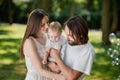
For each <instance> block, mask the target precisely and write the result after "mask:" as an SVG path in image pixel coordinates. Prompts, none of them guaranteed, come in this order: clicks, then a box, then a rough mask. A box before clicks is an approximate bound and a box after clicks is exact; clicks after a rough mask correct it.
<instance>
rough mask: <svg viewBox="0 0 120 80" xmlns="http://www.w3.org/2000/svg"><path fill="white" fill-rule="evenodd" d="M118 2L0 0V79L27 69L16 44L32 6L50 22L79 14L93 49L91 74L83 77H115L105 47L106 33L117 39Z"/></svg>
mask: <svg viewBox="0 0 120 80" xmlns="http://www.w3.org/2000/svg"><path fill="white" fill-rule="evenodd" d="M119 4H120V0H0V80H24V78H25V74H26V72H27V70H26V66H25V62H24V60H23V61H21V60H20V44H21V40H22V37H23V34H24V31H25V28H26V22H27V18H28V15H29V13H30V12H31V11H32V10H33V9H36V8H41V9H44V10H45V11H46V12H47V13H48V14H49V17H50V22H51V21H55V20H57V21H59V22H60V23H61V24H63V23H64V22H65V21H66V20H67V19H68V18H69V17H72V16H75V15H79V16H81V17H83V18H84V19H85V20H86V22H87V24H88V26H89V40H90V42H91V43H92V45H93V47H94V49H95V52H96V57H95V61H94V64H93V68H92V72H91V75H90V76H87V77H85V79H84V80H117V79H118V76H119V75H120V65H118V66H112V64H111V62H112V59H111V58H110V57H109V55H108V54H107V50H108V48H109V47H111V43H110V40H109V34H110V33H115V34H116V35H117V37H118V38H120V25H119V22H120V14H119V13H120V6H119ZM63 32H64V30H63Z"/></svg>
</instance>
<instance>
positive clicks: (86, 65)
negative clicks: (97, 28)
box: [73, 51, 95, 75]
mask: <svg viewBox="0 0 120 80" xmlns="http://www.w3.org/2000/svg"><path fill="white" fill-rule="evenodd" d="M94 56H95V52H94V51H91V52H89V53H87V54H86V55H83V56H82V57H78V58H77V59H76V61H75V63H74V65H73V69H75V70H77V71H80V72H82V73H84V74H86V75H90V72H91V68H92V64H93V60H94Z"/></svg>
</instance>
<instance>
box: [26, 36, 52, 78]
mask: <svg viewBox="0 0 120 80" xmlns="http://www.w3.org/2000/svg"><path fill="white" fill-rule="evenodd" d="M30 38H32V39H33V41H34V42H35V44H36V46H37V49H38V53H39V56H40V57H41V59H42V58H43V54H44V50H45V46H44V45H42V44H40V43H39V42H38V41H37V40H36V39H35V38H33V37H30ZM25 62H26V67H27V70H28V72H27V75H26V78H25V80H51V79H48V78H46V77H43V76H41V75H40V74H38V73H37V71H36V70H35V68H34V66H33V65H32V63H31V61H30V58H29V57H28V56H26V55H25ZM44 69H46V70H48V69H47V66H44Z"/></svg>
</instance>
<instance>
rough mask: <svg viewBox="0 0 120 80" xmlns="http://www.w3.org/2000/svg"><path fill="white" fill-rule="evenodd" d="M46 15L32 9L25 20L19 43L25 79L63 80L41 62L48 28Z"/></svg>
mask: <svg viewBox="0 0 120 80" xmlns="http://www.w3.org/2000/svg"><path fill="white" fill-rule="evenodd" d="M48 21H49V19H48V15H47V14H46V13H45V12H44V11H43V10H41V9H35V10H33V11H32V12H31V13H30V15H29V17H28V21H27V27H26V31H25V34H24V38H23V41H22V44H21V59H23V58H24V57H25V62H26V66H27V70H28V72H27V75H26V78H25V80H50V79H56V80H63V79H64V77H63V76H62V75H59V74H55V73H52V72H50V71H48V69H47V66H46V65H43V64H42V58H43V53H44V50H45V44H46V39H47V38H46V36H45V32H47V28H48Z"/></svg>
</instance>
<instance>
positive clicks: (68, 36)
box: [65, 25, 77, 45]
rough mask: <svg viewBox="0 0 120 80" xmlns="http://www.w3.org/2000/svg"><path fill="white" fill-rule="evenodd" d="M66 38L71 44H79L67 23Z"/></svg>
mask: <svg viewBox="0 0 120 80" xmlns="http://www.w3.org/2000/svg"><path fill="white" fill-rule="evenodd" d="M65 33H66V39H67V41H68V43H69V44H70V45H77V42H76V41H75V39H74V38H73V36H74V35H73V36H72V33H71V31H70V30H69V29H68V27H67V25H66V26H65Z"/></svg>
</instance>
